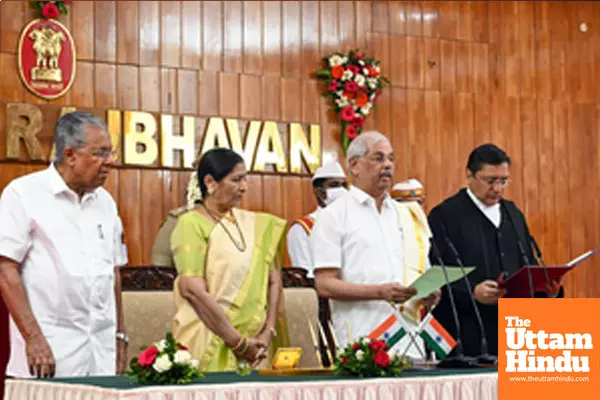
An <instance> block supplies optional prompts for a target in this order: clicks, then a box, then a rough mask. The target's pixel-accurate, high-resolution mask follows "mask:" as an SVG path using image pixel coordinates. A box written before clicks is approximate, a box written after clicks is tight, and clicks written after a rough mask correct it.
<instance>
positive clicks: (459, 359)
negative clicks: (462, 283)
mask: <svg viewBox="0 0 600 400" xmlns="http://www.w3.org/2000/svg"><path fill="white" fill-rule="evenodd" d="M431 246H432V248H433V250H434V252H435V253H436V255H437V257H436V259H437V261H438V263H439V264H440V267H442V271H443V273H444V280H445V281H446V288H448V297H449V298H450V306H451V308H452V315H453V317H454V323H455V325H456V348H455V355H454V356H450V357H446V358H444V359H443V360H442V361H440V362H439V363H438V367H439V368H477V367H479V365H478V364H477V362H476V361H475V359H474V358H473V357H469V356H466V355H464V353H463V347H462V339H461V330H460V320H459V318H458V311H457V309H456V303H455V301H454V292H453V291H452V287H451V286H450V279H449V278H448V271H446V265H445V264H444V261H442V256H441V253H440V251H439V249H438V248H437V246H436V244H435V240H433V239H432V240H431Z"/></svg>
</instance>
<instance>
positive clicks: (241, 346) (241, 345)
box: [232, 335, 248, 354]
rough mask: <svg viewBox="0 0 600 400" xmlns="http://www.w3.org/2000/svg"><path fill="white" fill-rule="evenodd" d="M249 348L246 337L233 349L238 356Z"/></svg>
mask: <svg viewBox="0 0 600 400" xmlns="http://www.w3.org/2000/svg"><path fill="white" fill-rule="evenodd" d="M247 348H248V338H247V337H246V336H244V335H242V337H241V338H240V340H239V342H238V343H237V344H236V345H235V346H234V347H233V348H232V350H233V352H234V353H236V354H243V353H244V352H245V351H246V349H247Z"/></svg>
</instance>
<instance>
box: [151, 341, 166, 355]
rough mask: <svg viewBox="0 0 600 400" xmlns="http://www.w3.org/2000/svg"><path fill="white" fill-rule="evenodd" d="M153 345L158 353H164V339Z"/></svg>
mask: <svg viewBox="0 0 600 400" xmlns="http://www.w3.org/2000/svg"><path fill="white" fill-rule="evenodd" d="M154 345H155V346H156V348H157V349H158V352H159V353H161V352H163V351H165V349H166V348H167V341H166V340H165V339H163V340H161V341H160V342H156V343H155V344H154Z"/></svg>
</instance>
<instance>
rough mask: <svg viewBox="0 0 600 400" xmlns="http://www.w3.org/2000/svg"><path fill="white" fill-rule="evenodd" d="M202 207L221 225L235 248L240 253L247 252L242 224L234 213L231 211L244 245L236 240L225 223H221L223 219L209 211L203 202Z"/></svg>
mask: <svg viewBox="0 0 600 400" xmlns="http://www.w3.org/2000/svg"><path fill="white" fill-rule="evenodd" d="M202 207H204V209H205V210H206V212H207V213H208V215H210V216H211V218H212V219H213V220H214V221H215V222H216V223H218V224H219V225H221V228H223V230H224V231H225V233H226V234H227V236H229V239H230V240H231V243H233V245H234V246H235V248H236V249H238V251H240V252H241V253H243V252H244V251H246V239H245V238H244V234H243V233H242V229H241V228H240V224H239V223H238V221H237V218H235V215H233V211H231V215H232V217H233V222H234V223H235V227H236V228H237V231H238V234H239V235H240V239H241V240H242V243H238V242H237V241H236V240H235V239H234V238H233V235H232V234H231V232H229V229H227V227H226V226H225V225H224V224H223V222H221V219H219V218H217V217H216V216H215V215H214V214H213V213H212V212H211V211H210V210H209V209H208V207H206V204H204V202H202Z"/></svg>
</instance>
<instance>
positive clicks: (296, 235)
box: [287, 161, 348, 278]
mask: <svg viewBox="0 0 600 400" xmlns="http://www.w3.org/2000/svg"><path fill="white" fill-rule="evenodd" d="M312 185H313V193H314V195H315V198H316V199H317V203H318V204H319V205H318V207H317V209H316V210H315V211H313V212H312V213H310V214H308V215H306V216H304V217H300V218H298V219H297V220H296V221H294V222H293V223H292V226H291V228H290V230H289V231H288V234H287V248H288V253H289V255H290V259H291V260H292V266H294V267H300V268H304V269H305V270H307V272H308V273H307V276H308V277H309V278H312V277H313V264H314V260H313V255H312V247H311V245H310V235H311V233H312V229H313V227H314V224H315V222H316V221H317V220H318V218H319V214H320V213H321V211H322V210H324V209H325V207H327V206H328V205H330V204H331V203H333V202H334V201H335V200H337V199H339V198H340V197H342V196H343V195H344V194H345V193H346V192H347V190H348V181H347V180H346V174H345V173H344V170H343V168H342V166H341V165H340V163H338V162H337V161H330V162H328V163H325V164H324V165H323V166H322V167H320V168H319V169H317V170H316V171H315V174H314V175H313V177H312Z"/></svg>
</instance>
